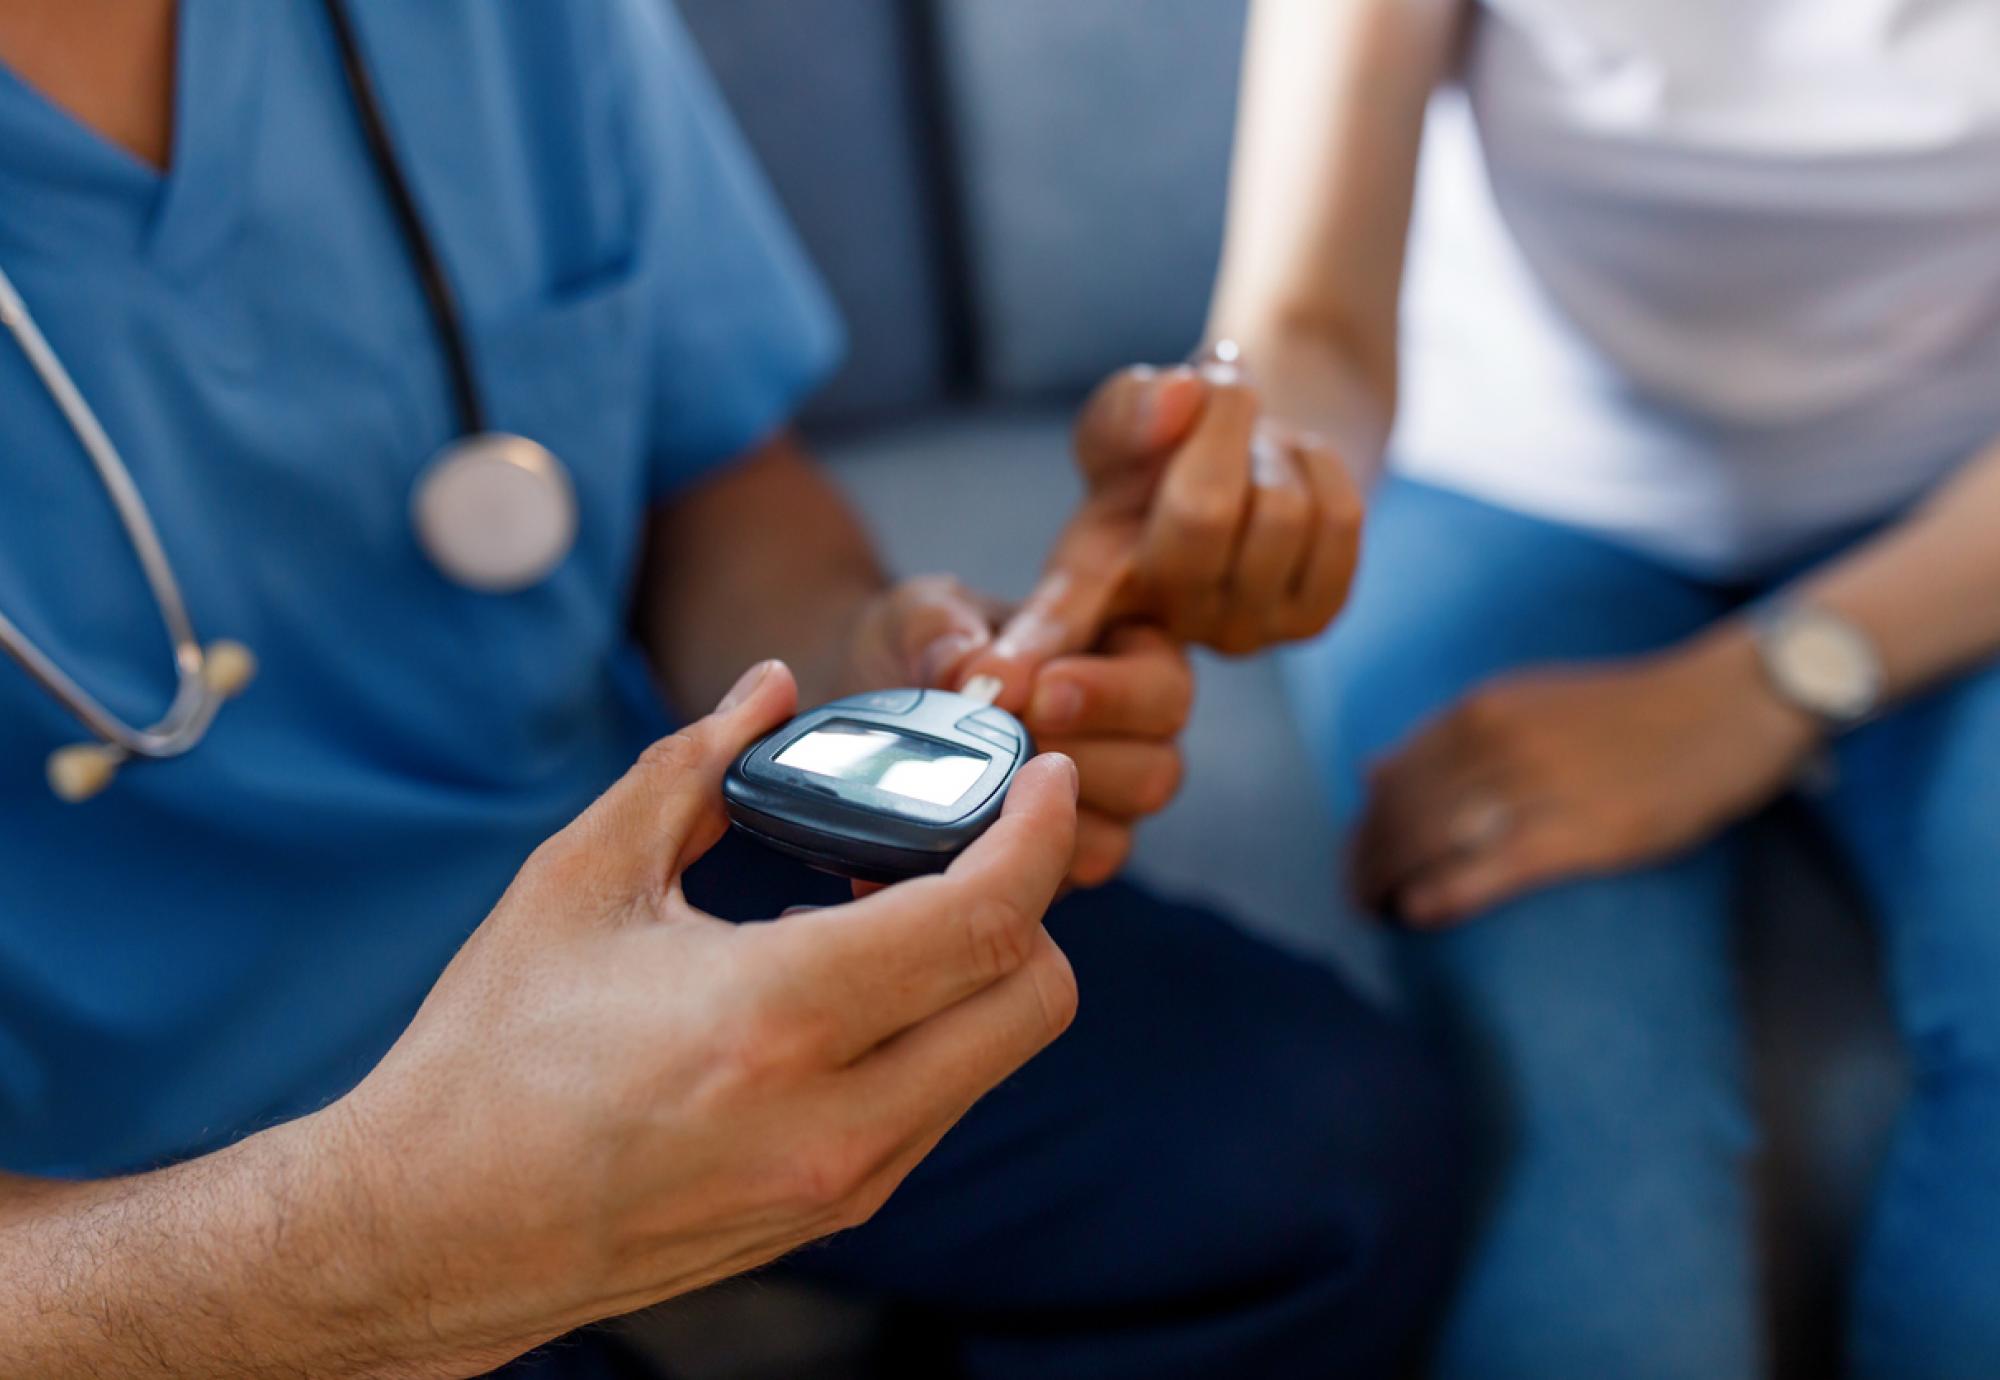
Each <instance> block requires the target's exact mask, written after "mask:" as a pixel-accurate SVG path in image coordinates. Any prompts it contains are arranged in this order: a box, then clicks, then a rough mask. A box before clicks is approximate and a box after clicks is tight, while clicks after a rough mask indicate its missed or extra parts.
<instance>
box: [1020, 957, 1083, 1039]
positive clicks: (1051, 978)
mask: <svg viewBox="0 0 2000 1380" xmlns="http://www.w3.org/2000/svg"><path fill="white" fill-rule="evenodd" d="M1030 971H1031V972H1032V974H1033V977H1034V983H1035V995H1036V997H1037V998H1038V999H1039V1001H1040V1006H1041V1013H1042V1028H1043V1030H1044V1032H1045V1033H1046V1034H1047V1036H1048V1038H1049V1039H1051V1040H1053V1039H1055V1038H1056V1037H1057V1036H1058V1035H1061V1034H1062V1033H1063V1032H1064V1031H1066V1030H1068V1029H1069V1028H1070V1025H1071V1024H1072V1023H1073V1022H1074V1021H1075V1020H1076V1012H1077V1005H1078V1002H1079V1000H1080V998H1079V994H1078V991H1077V985H1076V971H1075V969H1073V968H1071V967H1070V962H1069V958H1068V956H1067V955H1065V954H1064V953H1063V951H1062V950H1061V949H1060V948H1058V947H1057V946H1056V942H1055V941H1054V940H1053V939H1050V938H1048V937H1047V936H1043V939H1042V942H1041V943H1040V944H1039V945H1037V947H1036V950H1035V956H1034V959H1033V962H1032V965H1031V969H1030Z"/></svg>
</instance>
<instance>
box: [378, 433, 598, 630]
mask: <svg viewBox="0 0 2000 1380" xmlns="http://www.w3.org/2000/svg"><path fill="white" fill-rule="evenodd" d="M410 517H411V522H412V524H413V525H414V527H415V528H416V535H417V542H418V544H419V545H421V546H422V547H423V550H424V554H425V555H426V556H428V557H430V559H431V561H432V563H433V564H435V565H436V566H437V568H438V569H439V570H440V571H442V572H443V573H444V575H445V577H446V578H447V579H449V580H451V581H452V582H453V583H455V584H459V585H463V586H464V587H465V588H467V589H475V590H479V591H481V592H482V593H487V594H511V593H514V592H516V591H518V590H523V589H528V588H530V587H532V586H534V585H537V584H540V583H541V582H542V581H543V580H545V579H547V578H548V576H549V574H550V573H551V572H552V571H554V570H555V568H556V567H557V566H559V565H561V564H562V563H563V560H564V558H565V557H567V556H568V555H569V553H570V550H571V549H572V548H573V547H574V546H575V545H576V531H577V506H576V489H575V486H574V485H573V484H572V483H571V482H570V477H569V471H568V470H566V469H565V468H564V467H563V463H562V461H560V460H558V459H556V457H555V456H554V455H553V454H552V453H550V451H549V450H548V448H547V447H545V446H542V445H539V444H537V443H536V442H534V441H531V440H529V439H528V438H526V437H525V436H514V435H510V434H507V433H505V432H483V433H481V434H479V435H476V436H467V437H464V438H463V439H461V440H458V441H454V442H452V443H451V444H450V445H448V446H446V447H445V448H444V449H443V450H441V451H439V452H438V453H437V455H436V456H434V457H433V458H432V459H431V461H430V463H429V464H428V465H426V466H425V467H424V470H423V473H422V474H420V475H419V476H418V477H417V485H416V490H415V492H414V493H413V494H412V495H411V500H410Z"/></svg>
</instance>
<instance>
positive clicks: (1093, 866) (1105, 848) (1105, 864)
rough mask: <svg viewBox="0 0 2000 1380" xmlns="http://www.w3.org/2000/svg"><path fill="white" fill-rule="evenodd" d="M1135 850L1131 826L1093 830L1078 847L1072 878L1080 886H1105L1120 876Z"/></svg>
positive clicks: (1071, 871) (1071, 869)
mask: <svg viewBox="0 0 2000 1380" xmlns="http://www.w3.org/2000/svg"><path fill="white" fill-rule="evenodd" d="M1131 851H1132V831H1131V830H1130V829H1124V828H1118V829H1103V830H1093V831H1092V832H1091V833H1090V835H1089V836H1088V837H1087V838H1086V839H1084V841H1083V842H1082V843H1081V844H1080V845H1079V846H1078V848H1077V851H1076V861H1075V862H1074V863H1072V864H1071V867H1070V880H1071V881H1072V882H1074V883H1075V884H1076V885H1078V886H1082V887H1092V886H1103V885H1104V884H1105V883H1106V882H1108V881H1110V880H1111V879H1112V878H1113V877H1116V876H1117V875H1118V873H1119V870H1120V869H1122V868H1123V867H1124V866H1125V859H1126V858H1127V856H1129V855H1130V853H1131Z"/></svg>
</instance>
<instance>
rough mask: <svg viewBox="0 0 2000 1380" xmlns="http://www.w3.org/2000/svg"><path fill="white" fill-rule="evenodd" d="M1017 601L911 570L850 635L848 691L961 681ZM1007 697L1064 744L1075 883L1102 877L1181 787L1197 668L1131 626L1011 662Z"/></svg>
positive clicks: (989, 649) (1043, 743)
mask: <svg viewBox="0 0 2000 1380" xmlns="http://www.w3.org/2000/svg"><path fill="white" fill-rule="evenodd" d="M1012 623H1013V619H1012V617H1011V610H1009V609H1008V608H1007V607H1006V606H1005V605H1003V604H1001V603H1000V602H999V601H997V600H994V599H991V598H988V597H987V596H985V595H982V594H978V593H976V592H974V591H972V590H969V589H967V588H965V587H964V586H963V585H961V584H959V583H958V581H956V580H954V579H951V578H950V577H948V576H941V575H928V576H922V577H920V578H918V579H914V580H906V581H904V582H903V583H901V584H899V585H896V586H895V587H893V588H892V589H890V590H889V591H887V592H886V593H884V594H882V595H881V596H879V597H877V598H876V599H874V600H871V601H870V602H869V603H868V604H867V605H866V606H865V607H864V609H863V611H862V613H861V615H860V617H859V619H858V620H857V622H856V626H855V629H854V635H853V637H852V638H851V639H850V641H849V655H848V665H847V670H846V673H845V674H844V676H843V677H842V680H841V684H840V686H839V690H840V693H842V694H852V693H857V692H859V691H863V690H875V689H883V688H886V687H891V686H902V685H941V686H950V687H952V688H954V689H955V688H958V687H960V686H962V685H964V683H965V682H966V681H967V680H968V679H970V678H971V677H972V676H973V675H975V674H982V673H985V672H986V671H987V670H988V668H989V667H990V666H991V665H992V653H993V648H994V641H995V637H996V635H997V634H998V633H999V630H1000V629H1001V628H1002V627H1003V626H1011V625H1012ZM1011 669H1012V670H1013V671H1014V672H1015V674H1014V675H1013V676H1012V677H1011V678H1010V679H1008V680H1007V681H1006V682H1005V683H1004V688H1003V690H1002V692H1001V695H1000V701H999V703H1000V705H1001V707H1002V708H1004V709H1008V710H1011V711H1012V712H1013V713H1015V714H1016V715H1018V716H1020V718H1021V720H1022V721H1023V722H1024V723H1025V724H1026V725H1027V727H1028V731H1029V732H1030V733H1031V734H1033V735H1034V738H1035V746H1036V748H1037V749H1038V750H1040V751H1044V752H1062V753H1067V754H1068V755H1069V756H1070V758H1071V759H1072V760H1074V761H1075V762H1076V766H1077V772H1078V774H1079V776H1080V778H1081V789H1080V796H1079V801H1078V817H1077V840H1076V861H1075V865H1074V866H1073V867H1072V869H1071V872H1070V881H1071V882H1072V883H1074V884H1075V885H1078V886H1096V885H1099V884H1100V883H1103V882H1106V881H1109V880H1110V879H1111V878H1112V877H1113V876H1114V875H1116V874H1117V872H1118V870H1119V868H1121V867H1122V866H1124V863H1125V859H1126V856H1127V855H1128V854H1129V853H1130V852H1131V849H1132V833H1133V830H1134V829H1135V828H1136V827H1137V825H1138V822H1139V821H1140V820H1141V819H1143V818H1145V817H1146V816H1147V815H1150V814H1154V813H1157V812H1158V811H1159V810H1161V809H1164V808H1165V807H1166V805H1167V803H1168V802H1169V801H1170V800H1172V799H1173V796H1174V793H1175V791H1176V790H1178V789H1179V786H1180V779H1181V756H1180V748H1179V746H1178V743H1177V740H1178V739H1179V737H1180V734H1181V730H1182V729H1184V728H1185V727H1186V726H1187V719H1188V712H1189V710H1190V708H1191V707H1192V706H1193V702H1194V673H1193V671H1192V670H1191V669H1190V668H1189V666H1188V661H1187V655H1186V653H1185V652H1184V651H1183V650H1182V649H1181V648H1180V646H1179V645H1178V644H1177V643H1175V642H1174V641H1173V639H1171V638H1169V637H1168V636H1167V635H1166V634H1164V633H1162V632H1160V631H1158V630H1157V629H1154V628H1150V627H1145V626H1142V625H1132V624H1127V625H1123V626H1120V627H1117V628H1114V629H1113V630H1112V631H1111V632H1110V633H1108V634H1106V635H1104V636H1102V637H1100V638H1098V639H1096V640H1095V642H1094V643H1093V644H1092V645H1090V646H1089V647H1088V648H1087V649H1086V650H1083V651H1077V652H1070V651H1067V650H1065V651H1063V652H1061V653H1060V654H1056V655H1050V656H1048V657H1046V658H1043V659H1038V660H1036V661H1035V662H1034V663H1033V664H1032V665H1031V666H1028V665H1023V664H1022V663H1020V662H1018V661H1016V662H1013V663H1011Z"/></svg>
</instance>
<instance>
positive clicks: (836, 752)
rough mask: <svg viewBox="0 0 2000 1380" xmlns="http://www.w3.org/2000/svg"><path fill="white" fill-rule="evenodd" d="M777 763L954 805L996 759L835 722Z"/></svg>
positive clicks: (804, 739)
mask: <svg viewBox="0 0 2000 1380" xmlns="http://www.w3.org/2000/svg"><path fill="white" fill-rule="evenodd" d="M772 760H773V761H775V762H776V763H777V764H778V765H779V766H781V767H794V768H796V769H798V770H799V771H804V772H811V773H812V774H813V775H814V776H824V777H827V778H829V779H831V780H834V781H854V782H859V783H860V784H861V785H864V786H873V787H875V788H876V789H878V790H884V791H888V792H889V793H890V794H891V795H900V796H903V797H904V798H906V799H909V800H920V801H922V802H924V803H925V804H926V805H949V804H951V803H952V802H953V801H954V800H957V799H958V798H959V797H960V796H962V795H964V794H965V793H966V791H968V790H970V789H971V787H972V783H973V782H975V781H977V780H978V779H979V778H980V777H981V776H982V775H984V774H985V772H986V768H987V765H988V764H989V763H990V761H991V760H992V759H990V758H988V757H985V756H982V755H980V754H978V753H975V752H970V751H967V750H966V749H964V748H956V747H948V746H946V745H945V744H943V743H937V742H933V741H931V740H930V739H929V738H913V737H910V736H909V735H908V734H905V733H891V732H890V731H888V730H887V729H881V728H867V727H864V726H863V725H861V724H848V723H832V724H827V725H825V726H824V727H821V728H816V729H814V730H813V731H812V732H810V733H808V734H805V735H804V736H803V737H801V738H800V739H799V740H798V741H797V742H795V743H793V744H791V745H790V746H789V747H787V748H786V749H785V750H784V751H783V752H781V753H779V754H778V755H777V756H776V757H775V758H773V759H772Z"/></svg>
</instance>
